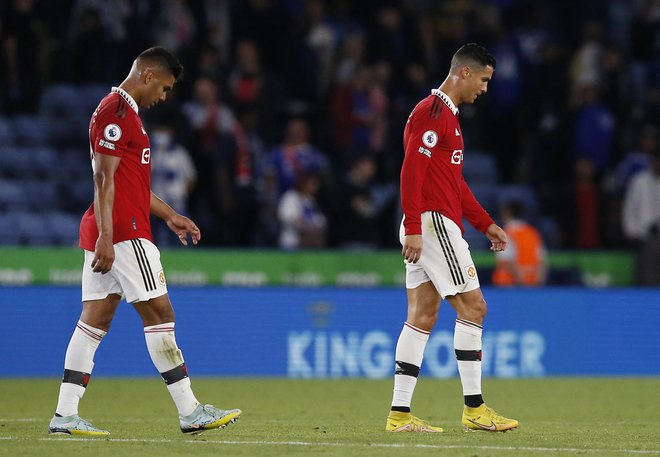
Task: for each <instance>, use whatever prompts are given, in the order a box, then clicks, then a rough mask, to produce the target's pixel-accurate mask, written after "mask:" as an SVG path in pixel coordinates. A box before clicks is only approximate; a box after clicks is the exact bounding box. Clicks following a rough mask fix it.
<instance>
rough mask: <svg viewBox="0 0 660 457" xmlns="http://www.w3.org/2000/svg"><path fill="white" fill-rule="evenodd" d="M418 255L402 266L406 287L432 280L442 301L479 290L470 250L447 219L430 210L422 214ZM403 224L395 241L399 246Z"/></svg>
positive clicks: (454, 226) (459, 233)
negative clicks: (416, 259) (404, 271)
mask: <svg viewBox="0 0 660 457" xmlns="http://www.w3.org/2000/svg"><path fill="white" fill-rule="evenodd" d="M421 219H422V243H423V245H422V256H421V258H420V259H419V260H418V261H417V263H409V262H407V261H405V260H404V262H405V264H406V288H408V289H414V288H416V287H418V286H419V285H421V284H423V283H425V282H427V281H432V282H433V285H434V286H435V288H436V290H437V291H438V292H439V293H440V295H441V296H442V298H445V297H446V296H448V295H456V294H458V293H462V292H469V291H471V290H474V289H478V288H479V277H478V276H477V269H476V268H475V267H474V262H473V261H472V256H471V255H470V248H469V246H468V243H467V241H465V240H464V239H463V236H462V234H461V229H460V228H459V227H458V225H456V224H455V223H454V221H452V220H451V219H449V218H447V217H445V216H443V215H442V214H440V213H436V212H434V211H426V212H424V213H422V217H421ZM404 236H405V229H404V227H403V221H401V228H400V230H399V239H400V241H401V244H403V239H404Z"/></svg>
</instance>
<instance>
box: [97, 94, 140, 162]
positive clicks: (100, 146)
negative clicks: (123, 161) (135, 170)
mask: <svg viewBox="0 0 660 457" xmlns="http://www.w3.org/2000/svg"><path fill="white" fill-rule="evenodd" d="M93 122H94V124H95V125H94V126H93V128H91V129H90V139H89V140H90V143H91V145H92V149H93V150H94V152H95V153H99V154H108V155H112V156H116V157H121V156H123V155H124V153H125V152H126V150H127V148H128V143H129V140H130V136H131V126H130V125H129V122H128V121H127V120H126V118H125V116H124V117H122V116H121V115H119V114H117V113H116V112H115V109H114V108H112V107H111V106H108V107H107V109H103V110H100V111H99V113H98V114H97V115H96V118H95V119H94V121H93Z"/></svg>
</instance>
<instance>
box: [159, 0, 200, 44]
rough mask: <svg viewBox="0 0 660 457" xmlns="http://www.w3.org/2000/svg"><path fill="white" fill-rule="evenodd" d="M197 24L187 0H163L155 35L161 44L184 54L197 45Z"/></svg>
mask: <svg viewBox="0 0 660 457" xmlns="http://www.w3.org/2000/svg"><path fill="white" fill-rule="evenodd" d="M196 34H197V24H196V23H195V19H194V16H193V12H192V11H191V9H190V7H189V6H188V4H187V2H186V0H163V1H162V2H161V9H160V14H159V15H158V16H157V17H156V22H155V25H154V31H153V35H154V36H155V37H158V42H159V43H160V45H161V46H164V47H166V48H167V49H169V50H171V51H172V52H174V53H175V54H184V53H186V52H188V51H190V50H191V48H192V47H193V46H194V45H195V38H196Z"/></svg>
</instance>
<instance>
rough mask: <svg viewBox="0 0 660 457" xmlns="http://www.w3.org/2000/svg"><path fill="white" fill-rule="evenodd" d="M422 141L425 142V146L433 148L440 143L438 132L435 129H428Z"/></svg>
mask: <svg viewBox="0 0 660 457" xmlns="http://www.w3.org/2000/svg"><path fill="white" fill-rule="evenodd" d="M422 143H424V146H426V147H427V148H432V147H433V146H435V145H436V144H438V134H437V133H435V132H434V131H433V130H427V131H426V132H424V135H422Z"/></svg>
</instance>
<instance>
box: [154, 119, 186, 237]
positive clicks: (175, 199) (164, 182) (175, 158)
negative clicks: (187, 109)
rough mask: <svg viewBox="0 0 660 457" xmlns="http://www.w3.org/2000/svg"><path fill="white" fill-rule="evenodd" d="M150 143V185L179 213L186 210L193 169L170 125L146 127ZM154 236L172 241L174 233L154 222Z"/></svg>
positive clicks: (184, 212)
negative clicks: (175, 138) (176, 140)
mask: <svg viewBox="0 0 660 457" xmlns="http://www.w3.org/2000/svg"><path fill="white" fill-rule="evenodd" d="M149 139H150V146H151V154H152V157H153V159H152V161H151V189H152V190H153V192H154V193H155V194H156V195H158V196H159V197H160V198H162V199H163V200H164V201H166V202H167V203H168V204H169V205H170V206H171V207H172V208H174V209H175V210H176V211H177V212H178V213H179V214H183V215H187V214H189V213H188V195H189V193H190V191H191V190H192V189H193V188H194V187H195V183H196V181H197V171H196V170H195V166H194V164H193V162H192V159H191V157H190V154H189V153H188V151H187V150H186V149H185V148H184V147H183V146H181V145H180V144H178V143H176V142H175V141H174V131H173V127H172V126H171V125H170V124H168V123H164V122H161V123H158V124H154V125H153V126H152V127H151V128H150V129H149ZM156 227H157V229H156V233H155V235H156V237H157V238H158V242H159V243H160V244H162V245H167V246H171V245H176V244H177V243H178V239H177V237H176V236H175V234H174V233H173V232H172V231H171V230H170V229H169V228H168V227H167V226H166V225H165V224H163V223H162V222H161V223H158V224H157V225H156Z"/></svg>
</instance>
